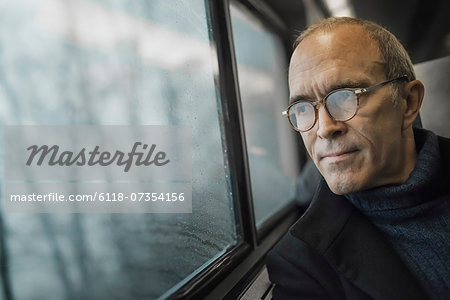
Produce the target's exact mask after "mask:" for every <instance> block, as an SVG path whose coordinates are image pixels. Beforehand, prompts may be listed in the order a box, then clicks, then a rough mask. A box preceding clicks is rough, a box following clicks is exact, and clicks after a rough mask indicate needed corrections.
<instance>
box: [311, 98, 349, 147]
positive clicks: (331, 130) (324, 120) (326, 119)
mask: <svg viewBox="0 0 450 300" xmlns="http://www.w3.org/2000/svg"><path fill="white" fill-rule="evenodd" d="M317 109H318V113H317V117H318V120H317V124H316V126H317V136H318V137H320V138H323V139H330V138H333V137H336V136H338V135H341V134H343V133H344V132H345V131H346V130H347V126H346V125H345V123H344V122H342V121H336V120H334V119H333V118H332V117H331V116H330V115H329V114H328V112H327V111H326V109H325V106H324V105H319V107H318V108H317Z"/></svg>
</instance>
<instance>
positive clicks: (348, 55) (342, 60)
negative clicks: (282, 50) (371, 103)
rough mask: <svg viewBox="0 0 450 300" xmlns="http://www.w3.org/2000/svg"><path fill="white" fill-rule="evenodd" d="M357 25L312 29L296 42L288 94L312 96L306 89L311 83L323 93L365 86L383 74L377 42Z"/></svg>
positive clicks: (382, 63) (292, 95) (290, 66)
mask: <svg viewBox="0 0 450 300" xmlns="http://www.w3.org/2000/svg"><path fill="white" fill-rule="evenodd" d="M360 27H361V26H346V25H342V26H339V27H338V28H336V29H335V30H331V31H326V32H317V33H316V32H314V33H313V34H311V35H310V36H308V37H306V38H305V39H304V40H303V41H302V42H301V43H300V44H299V45H298V46H297V48H296V49H295V50H294V53H293V55H292V58H291V62H290V65H289V85H290V90H291V98H292V97H296V98H298V96H299V95H300V96H311V95H310V93H308V90H310V89H313V88H314V87H312V86H310V85H313V84H316V85H319V86H320V88H321V93H322V94H323V93H327V92H330V91H331V90H333V89H337V88H341V87H361V86H368V84H369V83H372V81H376V80H378V79H380V78H381V79H382V78H384V73H385V72H384V66H385V65H384V62H383V61H382V60H381V58H380V53H379V49H378V45H377V44H376V42H375V41H373V40H372V39H371V38H370V37H368V35H367V33H366V32H365V31H364V30H362V29H361V28H360ZM318 78H320V82H318ZM316 79H317V80H316ZM309 92H310V91H309ZM302 93H306V94H302Z"/></svg>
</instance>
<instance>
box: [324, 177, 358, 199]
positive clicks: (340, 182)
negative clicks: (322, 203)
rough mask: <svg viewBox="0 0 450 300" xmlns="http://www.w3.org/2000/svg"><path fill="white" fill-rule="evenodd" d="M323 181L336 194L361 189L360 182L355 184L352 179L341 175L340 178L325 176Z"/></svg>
mask: <svg viewBox="0 0 450 300" xmlns="http://www.w3.org/2000/svg"><path fill="white" fill-rule="evenodd" d="M325 181H326V182H327V184H328V187H329V188H330V190H331V191H332V192H333V193H334V194H336V195H345V194H349V193H353V192H357V191H360V190H361V186H360V184H356V183H355V182H353V181H352V180H348V179H345V178H342V177H341V178H339V177H338V178H327V177H325Z"/></svg>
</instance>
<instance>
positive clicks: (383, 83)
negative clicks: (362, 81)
mask: <svg viewBox="0 0 450 300" xmlns="http://www.w3.org/2000/svg"><path fill="white" fill-rule="evenodd" d="M400 79H406V80H408V75H402V76H400V77H397V78H394V79H391V80H388V81H385V82H382V83H379V84H377V85H374V86H371V87H368V88H364V89H358V90H355V94H361V93H365V92H370V91H372V90H375V89H378V88H380V87H382V86H385V85H386V84H389V83H392V82H394V81H397V80H400Z"/></svg>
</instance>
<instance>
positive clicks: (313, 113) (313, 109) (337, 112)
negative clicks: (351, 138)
mask: <svg viewBox="0 0 450 300" xmlns="http://www.w3.org/2000/svg"><path fill="white" fill-rule="evenodd" d="M401 79H406V80H408V76H406V75H402V76H400V77H398V78H395V79H391V80H388V81H385V82H382V83H379V84H377V85H373V86H371V87H368V88H361V89H351V88H343V89H338V90H334V91H331V92H330V93H328V95H326V96H325V97H323V99H322V100H319V101H315V102H311V101H304V100H300V101H296V102H294V103H292V104H291V105H289V106H288V107H287V108H286V110H284V111H283V112H282V114H283V116H287V117H288V119H289V122H290V123H291V125H292V127H294V129H295V130H297V131H300V132H305V131H308V130H310V129H311V128H313V127H314V124H316V121H317V111H318V109H317V105H318V104H319V103H320V102H322V103H323V105H324V107H325V110H326V111H327V113H328V115H329V116H330V117H331V118H332V119H333V120H335V121H348V120H350V119H351V118H353V117H354V116H355V115H356V113H357V112H358V108H359V96H360V95H361V94H363V93H367V92H370V91H373V90H375V89H378V88H380V87H382V86H385V85H386V84H389V83H392V82H394V81H397V80H401Z"/></svg>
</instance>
